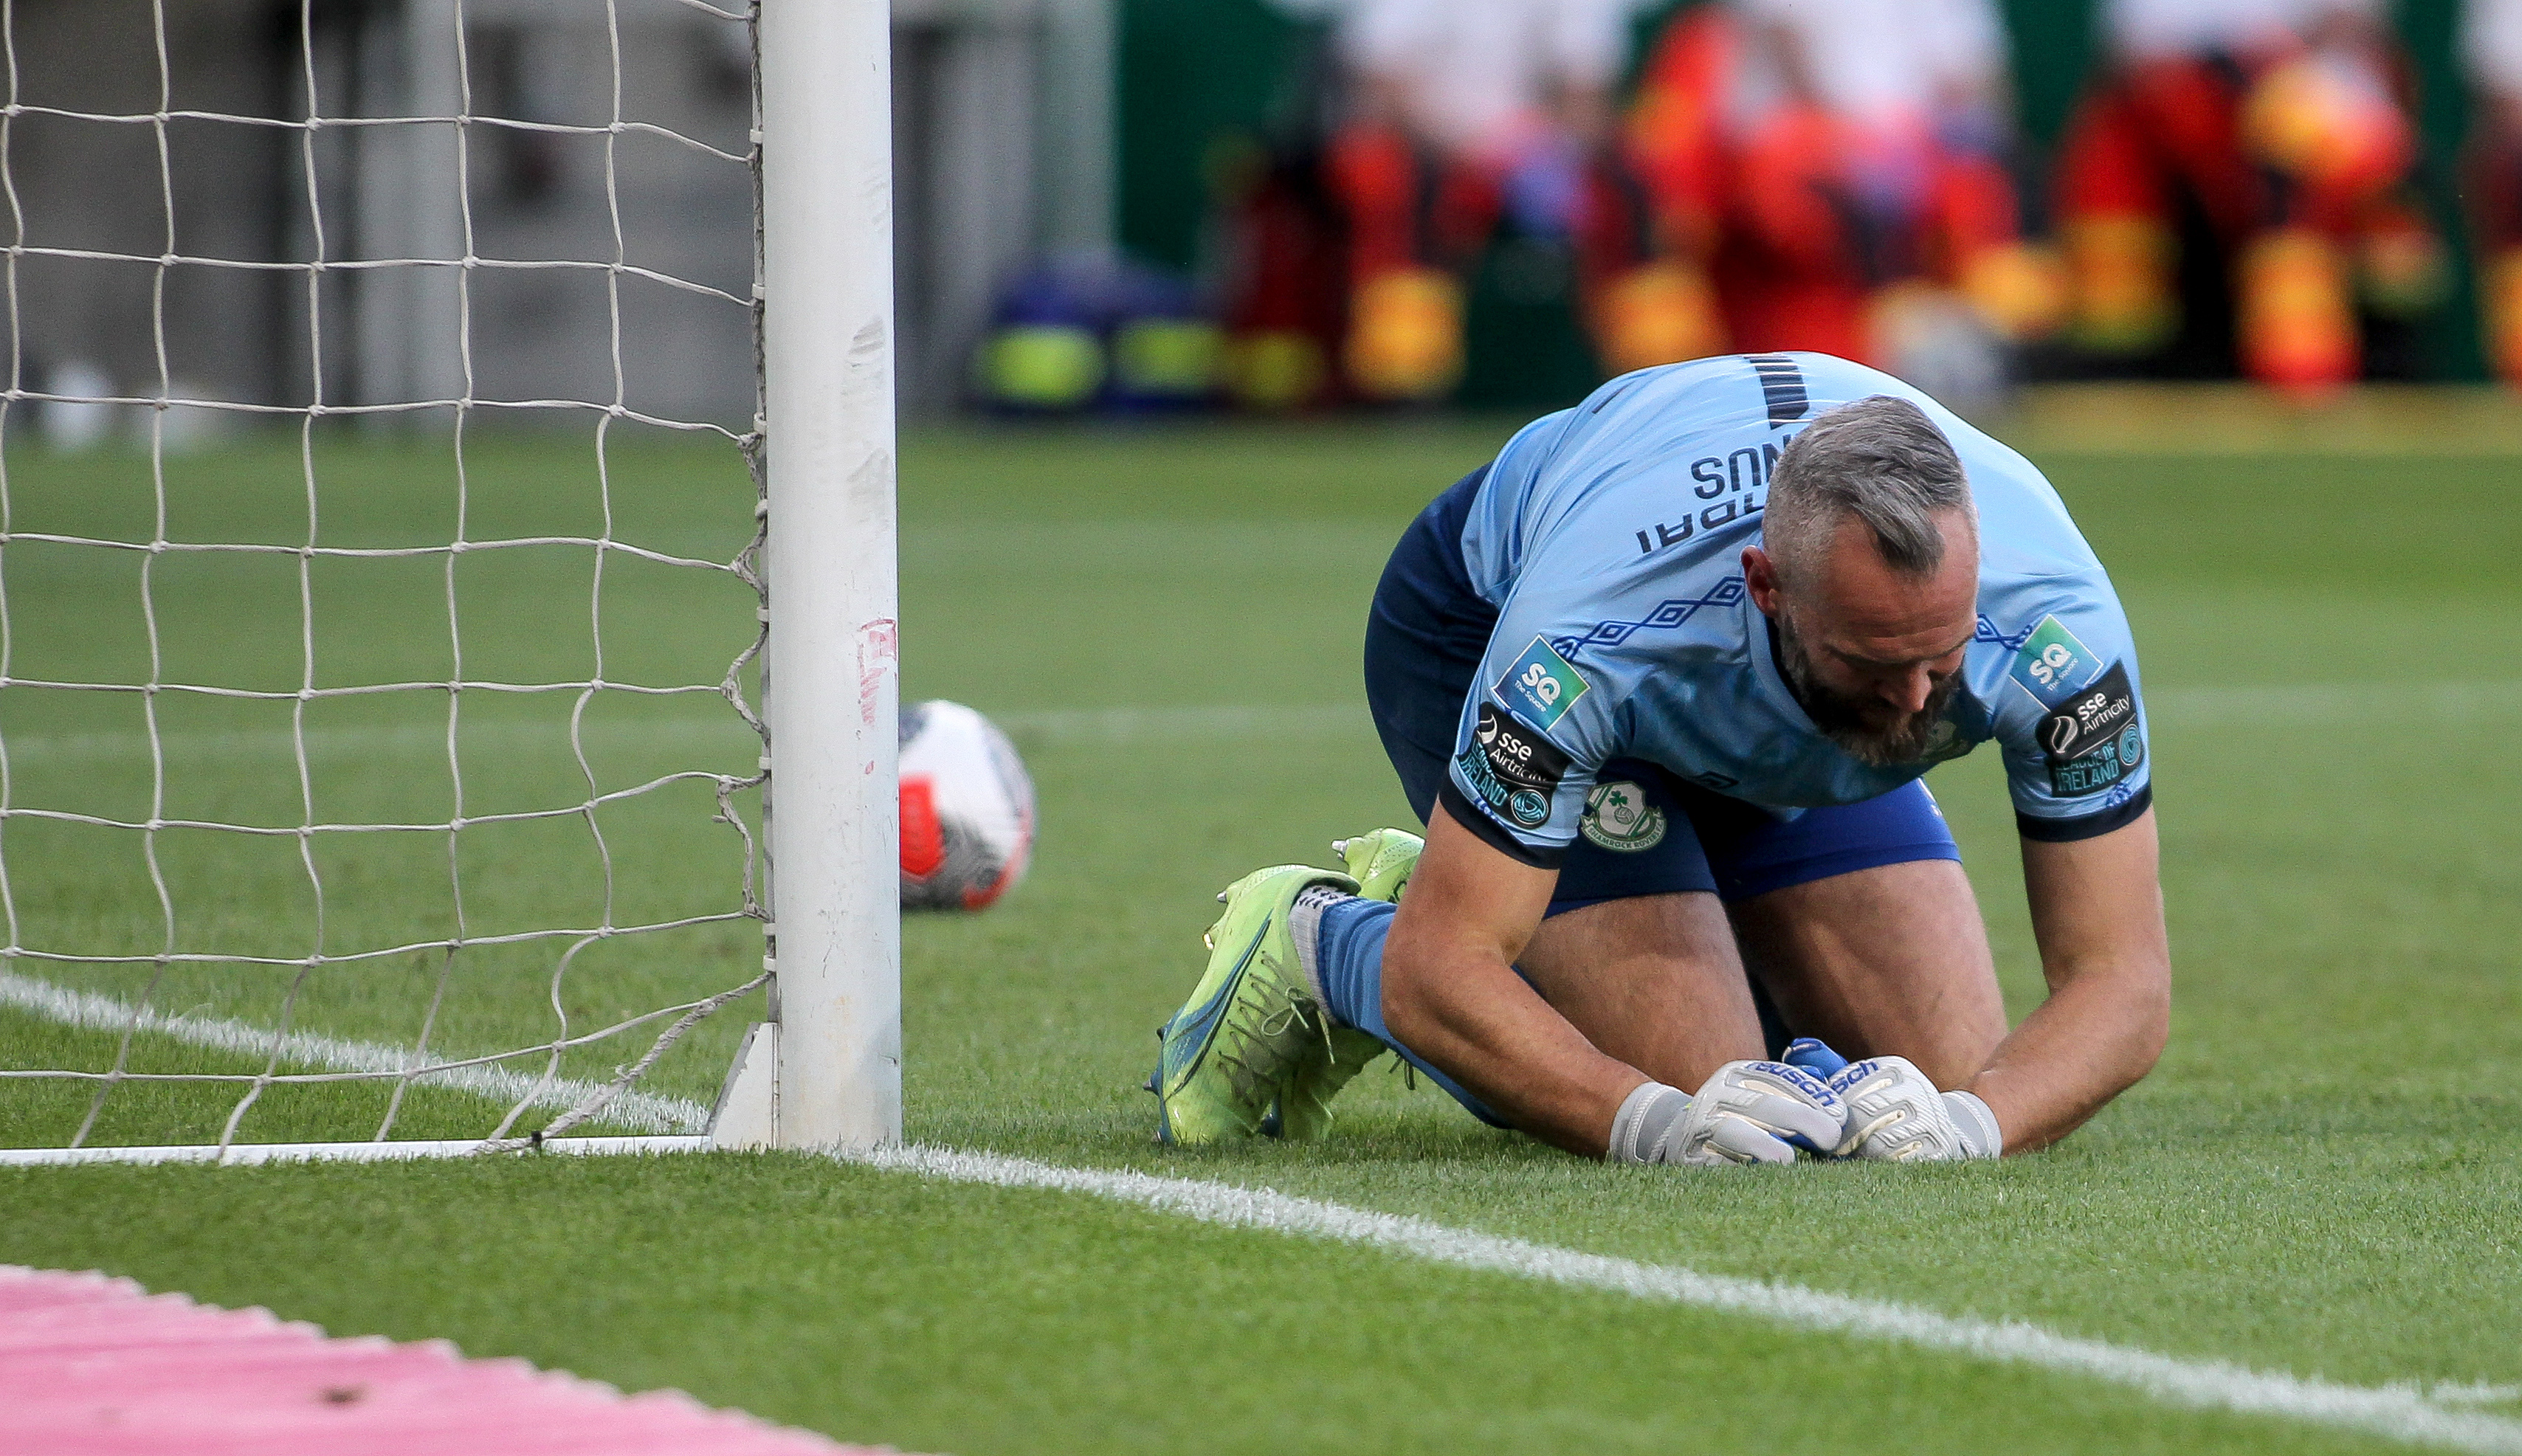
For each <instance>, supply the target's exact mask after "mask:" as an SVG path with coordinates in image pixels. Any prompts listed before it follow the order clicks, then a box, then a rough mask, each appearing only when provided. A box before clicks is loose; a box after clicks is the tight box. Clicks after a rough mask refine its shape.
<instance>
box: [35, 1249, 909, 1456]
mask: <svg viewBox="0 0 2522 1456" xmlns="http://www.w3.org/2000/svg"><path fill="white" fill-rule="evenodd" d="M865 1449H866V1448H864V1447H856V1446H841V1445H836V1444H834V1443H833V1442H831V1441H829V1440H827V1439H825V1438H824V1437H822V1436H820V1435H817V1434H815V1433H811V1432H805V1431H796V1430H792V1429H789V1428H786V1427H780V1426H772V1425H771V1424H769V1423H767V1422H765V1421H762V1420H759V1419H757V1418H755V1417H753V1416H749V1415H746V1414H745V1413H744V1412H742V1411H722V1410H712V1409H710V1408H709V1407H707V1406H705V1405H702V1404H701V1403H700V1402H698V1401H696V1400H694V1399H692V1398H691V1397H690V1396H688V1395H685V1394H684V1393H683V1392H681V1391H680V1390H652V1391H649V1392H648V1393H646V1394H643V1395H627V1396H626V1395H624V1394H623V1393H622V1392H621V1391H619V1390H616V1389H614V1388H613V1387H612V1386H603V1385H598V1384H596V1383H595V1382H593V1381H584V1380H580V1379H579V1378H578V1377H576V1376H574V1375H568V1374H565V1373H562V1372H557V1371H553V1372H545V1371H540V1370H537V1369H536V1368H535V1367H534V1366H532V1365H529V1364H527V1363H526V1362H525V1361H523V1360H468V1359H466V1358H464V1355H463V1353H462V1352H461V1351H459V1350H457V1349H456V1348H455V1346H453V1345H451V1344H449V1343H447V1342H446V1341H444V1340H443V1339H434V1340H429V1341H426V1342H423V1343H419V1344H397V1343H395V1342H394V1341H393V1340H390V1339H384V1338H382V1337H378V1336H368V1337H365V1338H360V1339H331V1338H329V1337H327V1336H326V1335H325V1334H324V1332H323V1331H321V1330H319V1329H317V1328H315V1327H314V1326H313V1325H306V1324H296V1323H289V1322H285V1321H283V1320H281V1319H279V1318H278V1317H276V1316H274V1315H273V1314H272V1313H271V1311H269V1310H267V1309H220V1308H216V1307H214V1306H211V1305H205V1304H196V1303H194V1302H193V1301H192V1300H191V1299H190V1298H187V1297H186V1296H184V1295H182V1294H151V1293H149V1292H146V1291H144V1290H142V1289H141V1288H140V1287H139V1286H138V1285H136V1284H133V1283H132V1282H131V1281H129V1280H127V1279H109V1278H107V1277H106V1276H105V1275H102V1274H66V1273H60V1272H56V1271H52V1270H43V1269H24V1268H20V1267H17V1266H15V1265H6V1264H0V1451H7V1452H11V1453H16V1452H22V1451H23V1452H28V1453H35V1452H42V1453H45V1456H140V1453H149V1456H176V1453H180V1456H229V1453H235V1456H247V1453H252V1456H302V1453H303V1456H318V1453H320V1456H436V1453H441V1452H444V1453H448V1456H455V1453H463V1456H511V1453H517V1456H522V1453H526V1452H534V1453H536V1456H580V1453H584V1456H647V1453H656V1456H666V1453H670V1452H671V1453H674V1456H834V1453H852V1452H862V1451H864V1450H865Z"/></svg>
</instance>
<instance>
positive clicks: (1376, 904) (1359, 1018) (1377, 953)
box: [1314, 900, 1507, 1127]
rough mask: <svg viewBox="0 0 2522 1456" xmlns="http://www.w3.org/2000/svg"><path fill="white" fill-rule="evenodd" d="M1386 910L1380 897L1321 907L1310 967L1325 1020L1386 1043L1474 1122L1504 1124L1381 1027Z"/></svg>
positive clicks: (1389, 926) (1389, 910)
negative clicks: (1326, 1008) (1319, 985)
mask: <svg viewBox="0 0 2522 1456" xmlns="http://www.w3.org/2000/svg"><path fill="white" fill-rule="evenodd" d="M1392 912H1393V908H1392V907H1391V906H1389V905H1386V904H1384V903H1383V902H1382V901H1380V900H1343V901H1341V902H1339V903H1338V904H1336V905H1334V906H1332V907H1331V908H1330V909H1329V910H1326V911H1324V912H1323V919H1322V932H1321V934H1320V936H1319V937H1318V938H1317V939H1316V941H1315V949H1314V966H1315V969H1316V970H1317V971H1318V972H1319V973H1320V974H1321V976H1322V982H1323V1000H1324V1001H1325V1002H1327V1003H1329V1004H1330V1007H1331V1019H1332V1020H1334V1021H1337V1022H1339V1023H1340V1024H1341V1025H1342V1026H1350V1027H1355V1028H1356V1029H1357V1030H1359V1031H1363V1032H1365V1033H1366V1034H1367V1035H1369V1036H1371V1037H1374V1038H1375V1039H1376V1040H1377V1041H1378V1042H1381V1043H1383V1045H1385V1046H1387V1047H1390V1048H1391V1049H1392V1050H1393V1051H1394V1052H1395V1053H1398V1054H1399V1055H1400V1057H1401V1058H1402V1059H1403V1060H1405V1061H1407V1062H1409V1063H1410V1064H1411V1065H1412V1066H1415V1067H1417V1068H1418V1069H1419V1070H1420V1072H1421V1073H1422V1074H1424V1076H1425V1077H1426V1078H1427V1080H1429V1081H1431V1082H1433V1083H1435V1084H1436V1085H1437V1086H1439V1087H1442V1088H1443V1089H1445V1092H1446V1094H1447V1095H1448V1096H1450V1097H1452V1098H1453V1100H1454V1101H1456V1102H1458V1103H1461V1104H1463V1106H1464V1108H1465V1109H1466V1110H1468V1111H1469V1112H1470V1113H1471V1115H1472V1116H1474V1117H1476V1118H1478V1119H1479V1120H1480V1121H1482V1122H1485V1123H1487V1124H1488V1125H1489V1126H1491V1127H1504V1126H1506V1125H1507V1124H1506V1121H1505V1119H1503V1118H1501V1117H1499V1116H1498V1115H1497V1114H1496V1113H1495V1112H1492V1111H1490V1110H1489V1109H1488V1108H1487V1107H1486V1106H1483V1105H1482V1104H1481V1103H1480V1100H1479V1099H1478V1098H1475V1097H1473V1096H1471V1094H1470V1093H1468V1092H1465V1091H1464V1090H1463V1088H1462V1085H1461V1084H1460V1083H1458V1082H1456V1081H1455V1080H1454V1079H1453V1078H1451V1077H1448V1076H1446V1075H1445V1074H1444V1073H1443V1072H1440V1071H1438V1070H1436V1069H1435V1068H1434V1067H1432V1066H1429V1065H1428V1064H1427V1063H1426V1062H1425V1061H1424V1059H1422V1058H1421V1057H1419V1055H1418V1054H1417V1053H1415V1052H1412V1051H1411V1050H1410V1049H1409V1048H1408V1047H1405V1046H1403V1045H1401V1043H1399V1042H1398V1041H1395V1040H1393V1036H1392V1033H1391V1031H1390V1030H1389V1029H1387V1028H1386V1027H1385V1026H1384V1024H1383V938H1384V936H1386V935H1388V934H1390V933H1391V930H1392Z"/></svg>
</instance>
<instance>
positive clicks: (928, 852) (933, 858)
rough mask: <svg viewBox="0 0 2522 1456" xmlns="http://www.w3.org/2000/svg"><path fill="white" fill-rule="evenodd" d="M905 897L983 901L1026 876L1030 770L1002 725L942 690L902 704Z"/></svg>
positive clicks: (917, 906)
mask: <svg viewBox="0 0 2522 1456" xmlns="http://www.w3.org/2000/svg"><path fill="white" fill-rule="evenodd" d="M901 764H902V906H903V909H905V910H979V909H981V908H983V907H984V906H987V905H988V904H990V903H991V902H992V901H994V900H996V899H998V898H999V897H1000V896H1001V895H1004V894H1005V893H1006V892H1007V891H1008V890H1009V889H1010V888H1012V887H1013V886H1014V885H1015V883H1016V881H1018V880H1020V879H1022V878H1024V872H1025V865H1026V863H1027V862H1028V861H1029V860H1030V859H1031V858H1032V856H1033V815H1034V810H1033V779H1032V778H1031V777H1030V776H1028V775H1026V773H1025V767H1024V761H1023V760H1022V759H1020V758H1018V757H1017V756H1016V750H1015V745H1014V744H1012V743H1009V742H1008V741H1007V735H1006V734H1004V733H1003V732H1001V731H999V729H998V726H997V725H995V724H993V723H991V722H990V721H989V720H988V719H986V718H984V717H982V716H981V715H980V714H979V713H976V712H974V711H973V710H971V709H970V708H966V707H964V706H963V705H962V704H961V703H950V702H946V701H944V700H943V699H938V700H935V701H931V702H925V703H916V704H913V705H911V706H910V707H907V708H905V709H903V710H902V759H901Z"/></svg>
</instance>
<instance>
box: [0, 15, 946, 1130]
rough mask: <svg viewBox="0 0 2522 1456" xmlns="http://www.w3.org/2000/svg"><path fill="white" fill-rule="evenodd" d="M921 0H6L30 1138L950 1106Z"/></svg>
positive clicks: (570, 1125) (22, 994)
mask: <svg viewBox="0 0 2522 1456" xmlns="http://www.w3.org/2000/svg"><path fill="white" fill-rule="evenodd" d="M766 11H767V13H759V12H766ZM883 16H884V9H883V6H882V5H881V3H876V0H838V3H829V0H768V4H767V5H757V6H752V7H748V6H746V5H745V4H744V3H743V0H715V3H713V0H357V3H353V0H282V3H278V4H272V3H267V0H51V3H45V0H0V63H5V66H6V70H7V75H6V86H7V105H6V108H5V111H0V202H5V204H6V207H7V209H8V211H7V214H6V216H5V217H0V237H5V238H7V240H8V247H7V251H6V276H5V279H0V284H5V289H6V300H5V306H6V308H7V315H8V321H9V328H10V333H11V338H12V342H13V344H14V346H15V353H14V360H13V362H12V364H11V373H10V377H9V380H8V389H7V391H6V393H5V397H0V918H5V924H0V934H5V944H0V1148H6V1149H10V1150H19V1151H20V1152H19V1153H12V1154H8V1155H9V1156H12V1157H14V1158H16V1159H17V1160H47V1159H50V1160H60V1158H61V1157H62V1156H65V1155H71V1154H74V1153H76V1152H77V1151H80V1150H96V1151H95V1152H92V1153H89V1154H86V1155H98V1156H121V1155H136V1154H129V1153H115V1152H111V1151H105V1150H115V1149H134V1148H145V1149H149V1150H155V1151H154V1152H153V1153H151V1154H149V1155H164V1156H179V1155H180V1156H219V1157H237V1156H241V1155H250V1154H252V1153H254V1151H255V1150H257V1149H258V1148H267V1147H269V1146H271V1145H288V1146H291V1147H297V1148H304V1149H306V1150H307V1151H308V1155H360V1151H361V1149H363V1148H364V1149H365V1150H366V1155H407V1154H409V1153H411V1152H413V1151H422V1150H428V1151H468V1150H499V1149H515V1148H523V1147H538V1146H545V1145H546V1144H547V1143H548V1144H550V1145H551V1146H568V1147H573V1148H579V1149H581V1150H582V1151H602V1150H609V1149H611V1148H630V1147H697V1146H706V1143H707V1139H708V1135H709V1133H710V1131H711V1120H712V1113H713V1107H714V1105H715V1104H718V1103H719V1102H721V1100H722V1097H723V1089H724V1096H726V1097H733V1098H735V1099H736V1100H737V1101H738V1102H739V1103H740V1104H741V1106H742V1120H743V1121H744V1124H745V1126H744V1127H743V1129H742V1130H741V1133H740V1135H739V1136H737V1137H736V1138H735V1139H734V1141H738V1142H743V1143H748V1144H760V1143H767V1142H783V1143H789V1144H797V1145H828V1144H833V1143H838V1142H847V1141H867V1140H874V1139H881V1138H885V1137H890V1136H894V1135H896V1131H897V1130H898V1125H899V1124H898V1118H899V1112H898V1105H899V1098H898V1090H897V1088H898V1081H897V1080H896V1079H898V1066H899V1057H898V1045H897V1038H898V1030H896V1027H897V1026H898V1019H897V1012H896V1011H895V1010H894V1007H895V1005H896V1000H895V995H896V993H895V992H894V991H893V989H892V983H893V978H894V976H895V970H894V960H893V958H894V956H895V950H894V946H895V940H894V938H893V937H894V936H895V935H896V934H898V931H896V930H895V929H894V928H893V925H894V911H893V906H892V899H893V896H894V895H895V893H896V891H895V883H894V868H893V864H892V848H891V843H890V839H891V835H892V833H893V820H892V814H893V809H892V802H891V797H892V776H891V775H892V749H893V744H892V735H893V725H892V715H893V701H894V699H893V693H894V686H893V681H894V679H893V653H892V645H893V641H894V634H893V624H892V612H891V599H892V591H893V579H892V569H891V560H892V557H891V547H892V542H891V535H890V533H891V487H892V466H891V459H892V457H891V453H890V432H891V414H890V402H889V391H890V380H889V375H888V372H887V361H888V359H889V344H890V341H889V339H888V338H887V330H888V328H889V314H888V311H887V310H888V308H889V300H890V293H889V287H890V284H889V279H888V278H887V277H885V276H882V275H883V274H884V272H885V268H886V256H885V253H884V248H883V230H884V228H885V226H886V225H887V224H886V218H885V208H884V193H883V189H884V186H885V184H886V178H887V176H888V172H887V169H886V163H885V151H886V147H887V138H886V132H885V127H884V112H883V110H882V104H883V89H884V81H885V64H884V39H885V31H884V19H883ZM778 47H786V48H787V51H786V53H785V54H783V55H780V56H779V57H778V58H777V59H775V60H768V61H766V62H764V63H763V64H760V65H757V61H756V58H757V55H762V56H765V57H770V56H772V55H773V52H774V48H778ZM783 67H784V68H785V70H784V72H783ZM817 72H819V74H817ZM784 73H799V74H801V76H803V75H816V76H817V79H816V83H815V84H814V85H812V86H809V85H802V84H801V85H788V84H787V83H786V82H785V81H784V80H783V74H784ZM783 147H784V148H785V149H786V153H787V155H785V156H784V157H783V156H781V155H780V153H781V150H782V148H783ZM810 172H813V173H820V174H821V176H820V180H819V181H818V182H817V184H816V185H817V186H820V185H835V186H849V187H852V188H854V189H855V191H854V192H853V193H852V198H853V200H854V202H855V203H856V206H855V208H852V209H845V210H843V211H841V212H840V213H839V214H838V215H837V216H834V215H832V211H833V208H834V206H835V205H834V203H833V202H832V201H831V200H830V199H826V198H820V197H816V196H812V195H809V194H811V190H812V189H810V188H808V187H805V186H804V185H802V184H801V183H799V182H795V181H791V180H790V179H791V178H798V177H800V175H801V174H802V173H810ZM783 189H789V190H792V191H796V192H799V193H800V194H801V195H800V196H798V197H797V198H796V199H795V200H794V201H788V200H783V199H782V197H781V195H780V194H781V192H782V190H783ZM817 227H820V228H822V229H823V232H822V234H821V235H820V236H817V235H816V234H815V233H814V231H813V229H816V228H817ZM783 289H785V290H786V293H787V294H788V295H790V296H793V297H794V298H795V299H796V300H797V303H796V305H795V306H796V314H797V316H796V321H795V323H794V324H793V325H789V324H787V323H785V322H784V321H783V322H780V323H773V322H771V321H770V319H771V315H772V314H773V313H775V312H776V311H777V310H778V309H780V308H781V307H782V305H783V304H784V303H785V302H786V300H785V299H784V298H783V297H782V291H783ZM835 325H842V326H838V327H836V326H835ZM853 346H855V350H856V352H855V354H853V353H851V352H848V351H849V350H850V349H851V348H852V347H853ZM783 400H796V401H798V402H796V403H794V404H787V403H784V402H783ZM783 410H785V411H786V413H785V414H784V415H783ZM791 417H793V421H794V424H795V426H796V431H795V433H796V435H797V436H798V439H799V441H800V444H799V445H798V446H795V447H793V448H783V449H780V450H777V451H775V452H774V451H773V450H772V449H771V442H773V441H781V440H784V439H785V438H786V436H785V434H784V433H783V431H785V430H786V427H788V426H789V425H790V424H791V422H792V421H791ZM774 454H775V456H776V464H775V465H774V464H773V463H772V459H773V457H774ZM783 536H786V537H792V538H793V540H781V539H780V538H782V537H783ZM782 561H785V562H793V563H795V564H794V565H793V566H790V567H788V568H786V569H784V570H781V571H779V573H778V575H777V578H776V579H777V580H778V581H779V584H780V587H781V590H780V591H779V592H778V594H777V596H776V597H775V600H776V602H777V603H778V605H779V607H780V611H779V612H778V613H776V614H774V612H773V611H772V610H771V608H772V605H773V602H774V596H773V593H772V591H771V582H772V580H773V579H774V577H773V571H774V567H775V566H776V565H777V564H778V563H779V562H782ZM773 684H775V686H776V689H777V696H776V697H773V696H771V692H770V688H771V686H772V685H773ZM774 704H775V706H776V708H777V710H778V711H777V712H775V713H774V712H773V711H771V705H774ZM843 708H845V711H836V710H837V709H843ZM774 729H776V731H774ZM774 748H775V751H776V752H777V754H778V755H779V757H778V759H777V762H776V768H775V770H774V759H773V753H774ZM774 773H775V776H776V781H777V784H778V786H779V788H780V789H781V790H785V791H787V793H788V797H789V799H790V800H791V803H790V804H789V805H787V806H783V808H784V812H777V813H774V812H772V810H773V806H772V803H771V789H770V785H771V781H772V780H773V777H774ZM774 834H775V835H780V836H785V837H784V838H774V837H773V836H774ZM879 856H880V857H879ZM774 868H775V869H777V870H778V871H779V879H780V880H781V882H782V883H783V885H785V886H786V887H787V890H788V894H789V912H790V913H789V919H790V922H791V926H792V933H791V936H790V939H791V941H792V943H795V942H798V941H799V940H800V938H801V936H802V938H803V944H802V947H798V948H802V949H803V950H805V951H806V952H807V953H808V955H809V956H810V958H811V961H812V963H813V966H814V967H815V978H814V979H812V980H811V981H809V980H801V978H800V977H799V976H798V975H796V974H792V975H790V976H788V977H787V978H786V979H787V984H784V985H782V984H778V979H779V978H778V975H777V967H778V964H779V961H778V955H777V952H778V949H779V947H778V943H777V939H776V937H777V934H778V927H777V924H776V917H774V916H773V915H772V913H771V871H772V869H774ZM766 934H768V935H769V936H770V937H771V938H770V939H768V940H767V939H766ZM791 960H792V962H794V961H795V960H796V958H795V957H794V956H792V957H791ZM757 1022H768V1023H773V1029H772V1030H769V1031H758V1032H757V1033H756V1034H748V1029H747V1028H748V1025H749V1024H751V1023H757ZM783 1045H784V1047H785V1049H786V1050H785V1051H784V1052H783V1051H782V1048H783ZM731 1064H735V1065H739V1066H740V1067H741V1069H742V1070H743V1073H744V1075H743V1077H742V1078H730V1077H728V1076H727V1073H728V1070H729V1067H730V1065H731ZM783 1112H784V1113H785V1115H784V1117H783V1116H782V1115H781V1114H782V1113H783ZM721 1131H722V1133H723V1134H724V1132H725V1129H724V1127H722V1129H721ZM589 1135H632V1137H633V1138H635V1137H645V1138H646V1139H648V1141H646V1142H638V1141H634V1140H626V1141H621V1142H612V1143H605V1144H601V1145H598V1144H595V1143H591V1142H590V1143H580V1142H575V1141H571V1140H579V1139H585V1138H587V1137H588V1136H589ZM31 1150H52V1151H51V1152H49V1153H28V1152H27V1151H31Z"/></svg>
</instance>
